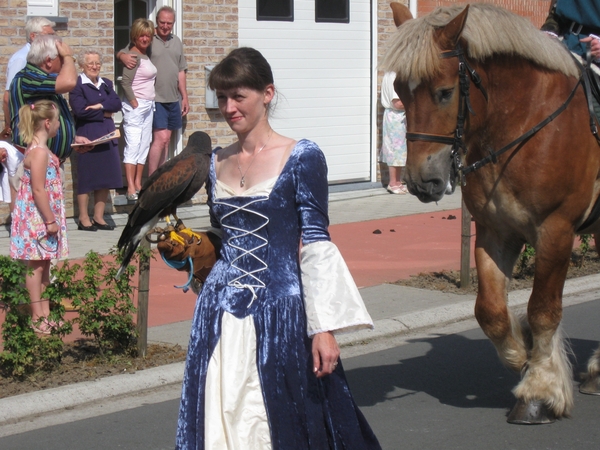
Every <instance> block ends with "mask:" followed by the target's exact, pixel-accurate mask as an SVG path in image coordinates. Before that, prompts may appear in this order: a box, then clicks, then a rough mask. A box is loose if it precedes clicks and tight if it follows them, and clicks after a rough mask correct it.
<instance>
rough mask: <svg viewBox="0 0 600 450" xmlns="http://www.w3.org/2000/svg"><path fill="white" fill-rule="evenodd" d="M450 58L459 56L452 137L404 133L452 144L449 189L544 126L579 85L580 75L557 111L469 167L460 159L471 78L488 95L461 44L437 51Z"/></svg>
mask: <svg viewBox="0 0 600 450" xmlns="http://www.w3.org/2000/svg"><path fill="white" fill-rule="evenodd" d="M453 57H457V58H458V84H459V99H458V114H457V117H456V129H455V131H454V136H447V135H441V134H430V133H406V139H407V140H409V141H425V142H435V143H438V144H447V145H451V146H452V149H451V151H450V158H451V159H452V174H453V176H452V177H451V180H450V182H451V183H452V188H454V186H455V185H456V178H457V176H458V174H459V173H460V174H461V184H462V185H463V186H465V185H466V179H465V176H466V175H467V174H469V173H471V172H474V171H476V170H477V169H480V168H481V167H483V166H485V165H486V164H489V163H491V162H493V163H494V164H495V163H496V162H498V156H500V155H501V154H503V153H504V152H506V151H507V150H509V149H511V148H512V147H514V146H515V145H517V144H520V143H521V142H523V141H524V140H526V139H528V138H530V137H531V136H533V135H534V134H535V133H537V132H538V131H539V130H541V129H542V128H544V127H545V126H546V125H548V124H549V123H550V122H552V121H553V120H554V119H555V118H556V117H557V116H558V115H559V114H560V113H562V112H563V111H564V110H565V109H566V108H567V106H568V105H569V103H570V102H571V100H572V99H573V97H574V96H575V91H576V90H577V87H578V86H579V84H581V78H580V79H579V81H578V82H577V84H575V86H574V87H573V90H572V91H571V93H570V94H569V97H568V98H567V100H566V101H565V102H564V103H563V104H562V105H561V106H560V107H559V108H558V109H557V110H556V111H554V112H553V113H552V114H550V115H549V116H548V117H546V119H544V120H543V121H541V122H540V123H538V124H537V125H536V126H534V127H533V128H531V129H530V130H529V131H527V132H526V133H524V134H522V135H521V136H520V137H518V138H517V139H515V140H514V141H512V142H510V143H508V144H507V145H505V146H504V147H502V148H501V149H500V150H498V151H493V150H490V152H489V155H487V156H486V157H484V158H482V159H480V160H479V161H476V162H474V163H473V164H471V165H469V166H463V163H462V158H461V150H462V155H463V156H465V157H466V155H467V147H466V145H465V142H464V126H465V120H466V118H467V112H470V113H471V114H472V115H475V111H473V108H472V106H471V99H470V96H469V92H470V84H471V80H472V81H473V83H474V84H475V86H476V87H477V88H478V89H479V90H480V91H481V93H482V94H483V97H484V98H485V101H486V102H487V101H488V95H487V92H486V90H485V88H484V87H483V85H482V84H481V77H480V76H479V74H478V73H477V72H476V71H475V69H473V68H472V67H471V66H470V65H469V63H468V61H467V59H466V58H465V54H464V52H463V49H462V47H461V46H460V44H456V48H455V49H454V50H447V51H444V52H442V53H440V58H444V59H445V58H453Z"/></svg>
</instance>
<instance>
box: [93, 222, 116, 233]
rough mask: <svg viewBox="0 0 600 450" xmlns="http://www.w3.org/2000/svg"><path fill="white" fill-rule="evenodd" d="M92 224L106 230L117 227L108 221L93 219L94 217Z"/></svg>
mask: <svg viewBox="0 0 600 450" xmlns="http://www.w3.org/2000/svg"><path fill="white" fill-rule="evenodd" d="M92 226H93V227H96V228H97V229H98V230H104V231H112V230H114V229H115V227H113V226H112V225H109V224H107V223H98V222H96V221H95V220H93V219H92Z"/></svg>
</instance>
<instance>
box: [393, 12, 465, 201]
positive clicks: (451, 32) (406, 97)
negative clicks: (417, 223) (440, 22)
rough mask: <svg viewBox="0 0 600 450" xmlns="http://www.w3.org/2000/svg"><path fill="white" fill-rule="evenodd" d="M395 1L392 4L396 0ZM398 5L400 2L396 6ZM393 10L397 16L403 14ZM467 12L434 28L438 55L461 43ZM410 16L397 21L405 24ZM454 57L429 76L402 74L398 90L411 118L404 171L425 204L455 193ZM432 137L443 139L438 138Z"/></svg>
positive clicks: (456, 89) (456, 102)
mask: <svg viewBox="0 0 600 450" xmlns="http://www.w3.org/2000/svg"><path fill="white" fill-rule="evenodd" d="M393 5H394V4H393ZM395 5H399V4H397V3H396V4H395ZM395 8H396V9H394V8H393V9H394V19H395V20H396V21H397V20H398V18H400V20H402V17H403V15H402V14H398V13H397V12H396V11H397V10H398V9H399V7H398V6H396V7H395ZM467 14H468V6H467V7H466V8H465V9H464V10H463V11H462V12H461V13H460V14H458V16H456V17H455V18H454V19H452V20H450V22H448V24H447V25H445V26H443V27H438V28H435V31H434V32H433V36H432V38H433V39H432V45H434V46H435V47H436V48H437V49H436V51H435V57H436V58H440V55H441V53H442V52H445V51H449V50H454V49H455V48H456V47H457V44H458V41H459V39H460V35H461V32H462V30H463V27H464V24H465V20H466V18H467ZM405 21H406V20H404V21H401V22H400V23H396V25H398V26H399V25H401V24H402V23H404V22H405ZM457 67H458V63H457V60H456V58H445V59H443V58H442V59H440V60H439V61H436V70H435V71H433V72H432V73H429V74H427V76H426V77H415V76H410V78H409V79H408V80H407V79H406V78H404V77H402V76H398V77H397V78H396V81H395V83H394V89H395V90H396V92H397V93H398V96H399V97H400V100H402V103H403V104H404V108H405V110H406V119H407V131H408V133H407V147H408V156H407V162H406V170H405V174H404V178H405V181H406V183H407V186H408V189H409V191H410V192H411V193H412V194H414V195H416V196H417V197H418V198H419V200H421V201H422V202H431V201H438V200H440V199H441V198H442V197H443V196H444V195H445V194H451V193H453V192H454V188H455V185H456V179H457V176H458V173H456V166H455V165H454V164H453V157H452V155H451V151H452V143H451V142H452V139H453V137H454V134H455V130H456V127H457V113H458V108H459V100H460V95H459V76H458V70H457ZM431 135H435V136H441V137H444V138H445V141H444V139H442V140H441V142H440V140H439V139H438V140H437V141H436V140H435V139H430V137H431Z"/></svg>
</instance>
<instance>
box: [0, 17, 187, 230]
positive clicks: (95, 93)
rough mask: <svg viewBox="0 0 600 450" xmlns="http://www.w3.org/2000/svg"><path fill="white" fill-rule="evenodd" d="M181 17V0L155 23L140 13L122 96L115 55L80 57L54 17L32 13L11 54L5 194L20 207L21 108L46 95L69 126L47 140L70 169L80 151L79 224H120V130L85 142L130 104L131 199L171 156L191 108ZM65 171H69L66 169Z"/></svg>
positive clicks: (126, 120) (1, 191) (1, 157)
mask: <svg viewBox="0 0 600 450" xmlns="http://www.w3.org/2000/svg"><path fill="white" fill-rule="evenodd" d="M175 17H176V15H175V11H174V10H173V8H171V7H167V6H165V7H162V8H160V9H159V10H158V12H157V14H156V22H157V26H156V27H155V26H154V23H153V22H152V21H151V20H148V19H138V20H136V21H135V22H134V24H133V25H132V28H131V33H130V38H131V39H130V43H129V45H128V46H127V47H126V48H125V49H122V50H120V51H119V52H118V53H117V55H116V56H117V60H118V61H120V62H119V64H121V63H122V65H123V77H122V80H119V81H120V87H121V92H120V93H121V96H120V97H119V95H117V93H116V92H115V85H114V83H113V81H112V80H110V79H108V78H106V77H105V76H100V71H101V68H102V61H103V58H105V57H107V56H109V55H101V54H99V53H98V52H96V51H89V50H84V51H83V52H81V53H80V55H79V58H78V60H77V59H76V58H75V56H74V54H73V51H72V49H71V48H70V46H69V45H68V44H66V43H65V42H63V40H62V39H61V38H60V37H59V36H57V35H56V33H55V27H56V24H55V23H54V22H51V21H50V20H48V19H46V18H43V17H33V18H30V19H29V20H28V21H27V23H26V25H25V31H26V39H27V42H26V43H25V45H24V46H23V47H22V48H20V49H19V50H18V51H17V52H16V53H15V54H14V55H13V56H12V57H11V58H10V60H9V63H8V66H7V70H6V88H5V92H4V97H3V112H4V129H3V130H2V132H1V133H0V162H1V163H2V164H1V165H0V201H2V202H6V203H10V205H11V206H10V210H11V212H12V211H13V208H14V206H13V205H14V198H15V195H16V192H17V190H18V186H19V182H20V178H21V176H22V172H23V169H22V160H23V155H24V153H25V151H26V149H27V146H26V145H25V144H26V143H24V142H23V141H22V139H21V138H20V137H19V133H18V131H17V130H18V126H19V113H18V111H19V108H20V107H21V106H23V105H26V104H29V105H30V104H33V103H34V102H35V101H36V100H39V99H42V98H43V99H48V100H52V101H54V102H55V103H56V104H57V105H58V107H59V112H60V114H59V122H60V126H59V129H58V130H57V133H56V136H55V137H52V138H51V139H50V140H49V142H48V147H49V149H50V150H51V152H52V153H53V154H54V155H56V156H57V158H58V160H59V162H60V167H61V171H62V170H64V169H63V164H64V162H65V161H66V160H67V159H68V158H71V154H72V152H74V153H75V155H74V157H73V158H72V159H71V161H72V163H73V165H76V167H77V177H76V183H75V189H74V190H75V192H76V195H77V206H78V213H79V217H78V219H79V220H78V230H81V231H97V230H98V229H101V230H112V229H114V227H113V226H112V225H109V224H107V223H106V221H105V220H104V210H105V207H106V203H107V201H108V196H109V194H110V190H111V189H121V188H123V187H124V184H123V177H122V172H121V161H120V155H119V146H118V139H113V140H109V141H107V142H104V143H102V144H99V145H96V146H93V145H85V144H89V143H90V141H92V140H95V139H98V138H100V137H103V136H105V135H107V134H108V133H111V132H114V131H115V128H116V127H115V123H114V121H113V116H114V114H115V113H117V112H119V111H122V112H123V131H124V135H125V136H124V138H125V139H124V141H125V144H126V145H125V149H124V155H123V161H122V162H123V164H124V168H125V170H124V172H125V175H126V188H127V191H126V198H127V200H128V201H129V202H135V201H136V200H137V193H138V192H139V190H140V189H141V184H142V174H143V172H144V171H145V170H147V173H148V175H150V174H152V172H154V171H155V170H156V169H157V168H158V167H159V166H160V165H162V164H163V163H164V162H165V161H166V159H167V155H168V148H169V143H170V141H171V133H172V132H173V131H175V130H179V129H181V128H182V126H183V120H182V118H183V117H184V116H185V115H186V114H187V112H188V111H189V105H188V97H187V90H186V71H187V65H186V61H185V57H184V55H183V45H182V43H181V40H180V39H179V38H178V37H177V36H175V35H173V33H172V30H173V26H174V23H175ZM140 48H141V49H142V50H140ZM77 65H79V68H80V69H81V72H80V73H78V70H77ZM64 94H67V95H68V102H67V100H66V99H65V97H64V96H63V95H64ZM155 96H156V98H155ZM69 105H70V108H69ZM136 136H137V137H136ZM73 144H76V145H73ZM147 158H148V164H146V159H147ZM129 166H131V167H129ZM131 169H133V170H131ZM62 176H63V180H64V173H62ZM91 193H93V207H92V210H93V214H92V215H91V217H90V212H91V211H89V209H88V208H89V204H90V194H91Z"/></svg>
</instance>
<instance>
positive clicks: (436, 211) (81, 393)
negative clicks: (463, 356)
mask: <svg viewBox="0 0 600 450" xmlns="http://www.w3.org/2000/svg"><path fill="white" fill-rule="evenodd" d="M458 208H460V192H457V193H456V194H455V195H453V196H450V197H447V198H444V199H443V200H442V202H441V203H440V204H422V203H420V202H419V201H418V200H417V199H416V198H415V197H412V196H408V195H390V194H387V192H386V191H385V190H384V189H381V188H378V189H374V188H371V189H364V190H358V191H345V192H332V193H331V194H330V217H331V223H332V227H331V232H332V239H333V242H334V243H336V245H338V247H339V248H340V251H341V252H342V254H343V255H344V257H345V258H347V260H350V262H349V267H350V269H351V272H352V273H353V276H355V278H357V279H359V278H361V277H362V278H363V279H364V280H365V281H364V284H363V285H364V286H365V287H363V288H361V294H362V296H363V299H364V301H365V304H366V306H367V308H368V310H369V312H370V313H371V316H372V318H373V320H374V322H375V329H374V330H372V331H371V330H369V331H361V332H358V333H353V334H347V335H341V336H339V339H338V340H339V342H340V345H341V346H342V356H343V355H344V348H349V347H350V346H357V345H361V344H363V343H366V342H370V341H374V340H377V339H382V338H386V337H392V336H398V335H402V334H406V333H413V332H415V331H417V330H423V329H426V328H427V327H432V326H436V327H437V326H442V325H444V324H449V323H454V322H459V321H464V320H468V319H472V318H473V306H474V296H473V295H456V294H448V293H443V292H439V291H426V290H420V289H414V288H409V287H403V286H397V285H393V284H386V283H383V282H381V281H373V280H379V279H381V272H382V271H383V270H384V268H385V267H387V266H389V265H390V264H397V266H395V267H398V268H399V267H400V266H402V267H406V272H405V273H407V274H416V273H418V271H416V270H419V271H420V270H421V269H419V268H425V269H424V270H427V268H430V267H433V268H435V267H440V269H439V270H441V269H450V268H456V267H458V265H459V261H453V263H452V264H453V265H454V263H455V267H448V262H447V261H446V260H441V261H440V258H439V253H440V251H439V250H435V251H434V252H433V253H426V252H425V250H427V249H426V248H425V247H431V246H432V245H433V244H432V242H434V244H435V243H436V242H437V240H440V239H441V237H442V236H440V235H441V234H444V233H446V234H448V232H449V231H448V230H450V229H452V230H454V231H452V233H455V229H456V227H457V226H459V222H460V220H457V221H452V222H450V221H448V220H444V221H441V220H437V219H440V218H441V219H449V218H450V215H449V214H448V213H445V211H447V210H457V209H458ZM180 213H181V214H180V217H181V218H182V219H183V220H184V222H185V223H186V225H188V226H190V227H191V228H194V229H202V228H203V227H206V226H207V225H208V211H207V209H206V206H205V205H202V206H196V207H189V208H181V210H180ZM424 213H427V214H424ZM415 215H420V216H415ZM454 215H458V217H459V218H460V214H459V212H458V214H457V212H456V211H454ZM407 216H411V217H407ZM402 217H405V218H404V219H401V218H402ZM415 218H418V219H419V220H420V221H421V222H423V223H425V224H426V225H427V224H428V223H434V225H436V226H437V227H438V228H435V230H437V231H434V232H430V234H435V236H430V238H431V239H434V240H433V241H432V240H431V239H430V240H426V239H424V238H423V239H417V241H418V242H413V241H415V239H414V238H413V237H412V236H408V239H409V244H410V245H408V244H407V243H406V241H403V243H402V244H401V245H400V246H399V247H397V248H396V247H393V246H390V243H391V242H395V241H399V238H400V237H401V236H402V235H403V234H406V233H408V231H407V230H408V228H401V227H402V226H403V224H409V225H410V228H411V229H412V228H415V223H416V222H415V221H414V219H415ZM111 219H112V220H113V221H114V223H115V224H116V225H118V226H119V228H118V229H117V230H116V231H113V232H103V231H98V232H96V233H91V232H81V231H77V230H76V226H75V225H74V222H72V224H71V226H70V230H69V231H70V234H69V246H70V250H71V257H73V258H78V257H83V256H84V255H85V253H87V251H89V250H90V249H94V250H95V251H97V252H99V253H106V252H107V251H108V250H109V249H110V248H111V247H112V246H113V245H114V244H115V242H116V240H117V239H118V236H119V235H120V229H121V228H122V226H123V225H124V224H125V221H126V217H125V216H112V217H111ZM426 220H429V222H426ZM351 224H355V225H354V226H351ZM338 225H339V226H338ZM390 226H394V227H395V228H396V229H397V230H392V229H388V228H389V227H390ZM417 226H420V227H422V226H423V225H419V224H418V223H417ZM440 226H441V227H440ZM357 227H358V228H357ZM386 227H388V228H386ZM71 228H72V229H73V231H71ZM375 228H377V229H378V230H379V231H381V233H377V234H374V233H373V229H375ZM357 230H358V231H357ZM421 230H425V228H421V229H417V230H416V232H417V234H418V233H419V232H420V231H421ZM399 231H402V232H399ZM386 232H394V233H391V234H389V235H388V237H387V238H386V235H385V233H386ZM357 233H359V234H362V235H364V236H357V235H356V234H357ZM436 233H437V234H436ZM380 238H383V239H388V240H378V239H380ZM361 239H367V240H366V241H364V242H362V241H360V240H361ZM452 240H456V241H457V242H456V247H457V248H459V247H460V243H459V241H460V235H459V234H457V235H456V236H455V237H452ZM355 242H362V243H361V245H363V246H364V247H365V249H364V252H363V253H364V254H365V255H367V256H366V257H367V258H368V257H369V254H368V253H369V251H373V248H375V249H377V251H375V252H374V257H375V258H379V259H382V260H384V262H385V264H384V265H382V266H381V268H380V269H378V270H376V271H375V272H373V271H371V272H369V270H371V268H370V267H367V266H368V265H373V264H375V263H376V261H375V260H373V261H371V262H370V263H369V264H367V265H363V266H361V265H360V264H358V263H360V261H358V259H359V258H360V256H359V257H357V258H354V256H353V254H352V252H351V251H350V250H352V249H351V248H349V247H353V243H355ZM373 242H378V244H373ZM7 244H8V236H2V235H1V233H0V252H1V253H3V254H7V252H8V249H7V248H8V245H7ZM434 246H435V245H434ZM346 253H348V255H350V257H348V256H347V254H346ZM389 253H392V256H389V255H388V254H389ZM423 254H426V255H427V256H426V257H425V258H423V256H422V255H423ZM459 254H460V253H458V255H459ZM452 255H454V256H453V258H454V259H456V252H455V251H454V250H453V253H452ZM386 258H388V259H386ZM419 258H420V259H434V260H435V261H433V262H427V261H425V262H423V263H421V262H419V261H417V260H418V259H419ZM353 261H354V263H356V265H355V267H353V266H352V265H351V263H352V262H353ZM427 264H434V265H432V266H429V265H427ZM435 264H437V266H436V265H435ZM152 270H153V269H151V274H152ZM170 270H171V271H172V269H170ZM411 270H412V271H411ZM365 272H369V273H371V275H369V276H363V275H364V273H365ZM391 272H392V273H396V272H397V271H396V269H395V268H394V267H393V268H392V271H391ZM160 273H161V272H155V274H156V275H151V277H152V276H155V277H158V278H160V279H161V280H162V276H161V275H160ZM172 273H174V272H167V274H168V278H173V276H172ZM378 276H379V278H377V277H378ZM406 276H407V275H406ZM398 278H402V277H401V276H397V278H396V279H398ZM178 280H179V278H178ZM161 282H162V283H168V288H169V289H170V291H169V292H172V288H171V286H172V284H173V280H172V279H169V280H168V281H167V280H166V278H165V279H164V281H161ZM359 286H360V285H359ZM598 289H600V275H594V276H589V277H584V278H579V279H575V280H569V281H567V284H566V287H565V305H568V304H570V303H569V302H571V303H573V302H575V303H576V302H581V301H587V300H586V298H587V297H586V296H585V295H582V294H584V293H589V292H593V291H595V290H598ZM169 295H170V297H169V299H168V300H169V301H168V308H170V309H174V306H173V305H174V304H177V303H174V302H173V300H172V297H173V296H174V294H169ZM150 296H151V300H150V302H151V304H152V303H153V302H154V303H155V304H158V303H160V302H161V300H160V298H158V297H157V298H156V299H155V300H152V286H151V290H150ZM528 296H529V291H528V290H527V291H515V292H512V293H511V294H510V295H509V301H510V304H511V306H512V307H515V308H522V307H523V305H525V304H526V302H527V299H528ZM192 297H193V296H191V297H190V296H188V297H186V299H189V300H186V301H188V302H189V303H190V304H191V303H193V300H194V299H193V298H192ZM151 307H152V305H151ZM179 309H181V308H179ZM161 311H162V310H161ZM186 314H187V317H186V320H176V321H173V320H171V321H168V320H167V323H162V324H160V325H157V326H152V327H150V328H149V330H148V339H149V341H151V342H163V343H170V344H179V345H181V346H183V347H185V346H187V343H188V338H189V332H190V326H191V320H190V319H191V315H190V314H189V312H186ZM161 315H164V314H161ZM183 369H184V363H177V364H172V365H167V366H162V367H156V368H152V369H147V370H142V371H137V372H136V373H135V374H127V375H118V376H113V377H108V378H102V379H99V380H96V381H91V382H84V383H78V384H76V385H71V386H63V387H60V388H56V389H49V390H45V391H38V392H34V393H30V394H24V395H19V396H15V397H9V398H5V399H0V426H1V425H3V424H11V423H12V424H14V423H17V422H19V421H22V420H24V419H25V418H27V417H30V416H34V415H41V414H45V413H48V412H51V411H57V410H61V409H64V408H72V407H74V406H76V405H82V404H86V403H90V402H96V401H99V400H105V399H107V398H109V397H115V396H123V395H127V394H131V393H134V392H139V391H143V390H147V389H154V388H157V387H160V386H164V385H168V384H174V383H180V382H181V380H182V376H183ZM0 434H1V432H0Z"/></svg>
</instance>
